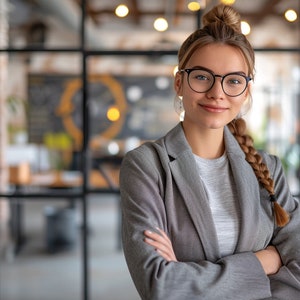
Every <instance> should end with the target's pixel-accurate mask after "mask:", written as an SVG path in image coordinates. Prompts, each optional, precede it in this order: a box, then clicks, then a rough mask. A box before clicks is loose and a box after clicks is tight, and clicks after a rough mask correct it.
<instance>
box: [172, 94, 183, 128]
mask: <svg viewBox="0 0 300 300" xmlns="http://www.w3.org/2000/svg"><path fill="white" fill-rule="evenodd" d="M174 107H175V111H176V113H177V114H178V116H179V121H181V122H182V121H183V120H184V107H183V101H182V96H179V95H177V94H176V95H175V98H174Z"/></svg>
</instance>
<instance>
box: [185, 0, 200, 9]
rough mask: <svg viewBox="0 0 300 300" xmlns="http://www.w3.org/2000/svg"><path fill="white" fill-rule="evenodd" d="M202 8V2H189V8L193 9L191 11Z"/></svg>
mask: <svg viewBox="0 0 300 300" xmlns="http://www.w3.org/2000/svg"><path fill="white" fill-rule="evenodd" d="M200 8H201V7H200V3H199V2H196V1H191V2H189V3H188V9H189V10H191V11H197V10H199V9H200Z"/></svg>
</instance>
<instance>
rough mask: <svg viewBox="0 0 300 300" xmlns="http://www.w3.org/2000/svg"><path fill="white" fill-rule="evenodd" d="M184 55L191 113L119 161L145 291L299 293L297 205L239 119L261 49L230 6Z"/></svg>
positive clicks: (130, 253)
mask: <svg viewBox="0 0 300 300" xmlns="http://www.w3.org/2000/svg"><path fill="white" fill-rule="evenodd" d="M203 23H204V27H203V28H202V29H199V30H197V31H196V32H194V33H193V34H191V35H190V36H189V37H188V38H187V39H186V41H185V42H184V43H183V45H182V47H181V49H180V50H179V53H178V60H179V61H178V65H179V71H178V73H177V74H176V77H175V91H176V93H177V101H178V102H177V104H176V107H177V108H178V109H179V110H180V113H182V112H184V120H183V121H182V122H180V123H179V124H178V125H177V126H176V127H175V128H173V129H172V130H171V131H170V132H168V133H167V134H166V135H165V136H164V137H162V138H161V139H159V140H157V141H155V142H149V143H145V144H144V145H142V146H140V147H139V148H137V149H135V150H133V151H131V152H129V153H128V154H127V155H126V157H125V158H124V160H123V164H122V168H121V175H120V183H121V201H122V212H123V229H122V230H123V245H124V253H125V257H126V260H127V264H128V268H129V270H130V273H131V276H132V279H133V281H134V283H135V285H136V288H137V290H138V292H139V294H140V296H141V298H142V299H151V300H153V299H164V300H166V299H172V300H175V299H180V300H182V299H188V300H192V299H206V300H208V299H213V300H216V299H242V300H247V299H281V300H283V299H284V300H287V299H290V300H296V299H300V250H299V249H300V210H299V203H298V202H297V201H296V200H295V199H293V197H292V195H291V194H290V191H289V188H288V184H287V182H286V178H285V175H284V172H283V169H282V166H281V163H280V160H279V159H278V158H277V157H275V156H272V155H269V154H268V153H265V152H258V151H256V150H255V149H254V147H253V142H252V139H251V137H250V136H248V135H247V134H246V125H245V122H244V120H243V119H241V118H240V117H239V116H240V115H241V112H242V111H243V110H244V108H245V107H247V106H249V101H250V100H251V97H250V96H251V95H250V89H251V84H252V81H253V76H254V74H253V73H254V52H253V49H252V47H251V45H250V44H249V42H248V41H247V39H246V37H245V36H244V35H243V34H242V33H241V31H240V16H239V14H238V13H237V12H236V11H235V10H234V9H233V8H232V7H230V6H223V5H219V6H216V7H214V8H213V9H212V10H211V11H209V12H208V13H207V14H206V15H204V17H203Z"/></svg>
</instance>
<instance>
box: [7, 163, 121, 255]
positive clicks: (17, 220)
mask: <svg viewBox="0 0 300 300" xmlns="http://www.w3.org/2000/svg"><path fill="white" fill-rule="evenodd" d="M9 178H10V184H12V185H14V186H15V187H16V191H17V192H20V191H21V190H22V189H24V188H28V187H35V188H40V189H51V190H57V189H59V190H70V189H74V188H80V187H81V186H82V185H83V177H82V174H81V172H78V171H49V172H42V173H34V174H30V172H29V171H28V170H27V167H26V166H25V167H24V166H23V165H22V166H18V167H17V168H15V167H14V168H13V169H11V170H10V176H9ZM88 186H89V188H96V189H115V190H118V187H119V168H116V167H102V168H100V169H99V170H91V171H90V172H89V176H88ZM69 199H70V198H69ZM69 201H71V204H72V203H74V200H72V199H71V200H69ZM11 204H12V205H11V208H12V213H11V215H12V217H11V223H12V234H13V236H14V239H15V253H16V254H17V253H18V252H19V251H20V250H21V247H22V245H23V244H24V243H25V240H26V238H25V235H24V230H23V224H24V212H23V209H24V208H23V205H24V201H23V199H21V198H15V201H14V202H12V203H11ZM119 219H120V216H119ZM119 222H120V220H119ZM119 235H120V233H118V239H119ZM118 248H120V245H119V246H118Z"/></svg>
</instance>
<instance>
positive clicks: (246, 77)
mask: <svg viewBox="0 0 300 300" xmlns="http://www.w3.org/2000/svg"><path fill="white" fill-rule="evenodd" d="M195 70H200V71H201V70H202V71H205V72H207V73H209V74H211V75H212V77H213V79H214V80H213V82H212V85H211V86H210V88H208V89H207V90H206V91H203V92H198V91H196V90H194V89H193V88H192V86H191V84H190V80H189V79H190V78H189V76H190V74H191V72H192V71H195ZM179 72H180V73H182V72H186V73H187V74H188V77H187V82H188V85H189V87H190V88H191V89H192V90H193V91H194V92H196V93H199V94H203V93H207V92H208V91H209V90H211V89H212V87H213V86H214V84H215V82H216V77H219V78H221V79H222V80H221V86H222V90H223V92H224V94H225V95H227V96H229V97H238V96H240V95H242V94H243V93H244V92H245V90H246V88H247V87H248V84H249V82H250V81H251V80H252V79H253V78H252V77H250V76H246V75H243V74H241V73H237V72H232V73H228V74H225V75H223V76H222V75H219V74H215V73H214V72H212V71H210V70H207V69H205V68H190V69H181V70H179ZM229 75H239V76H242V77H244V78H245V80H246V85H245V88H244V89H243V91H242V92H241V93H239V94H238V95H234V96H232V95H229V94H228V93H226V92H225V90H224V87H223V81H224V79H225V78H226V77H227V76H229Z"/></svg>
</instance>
